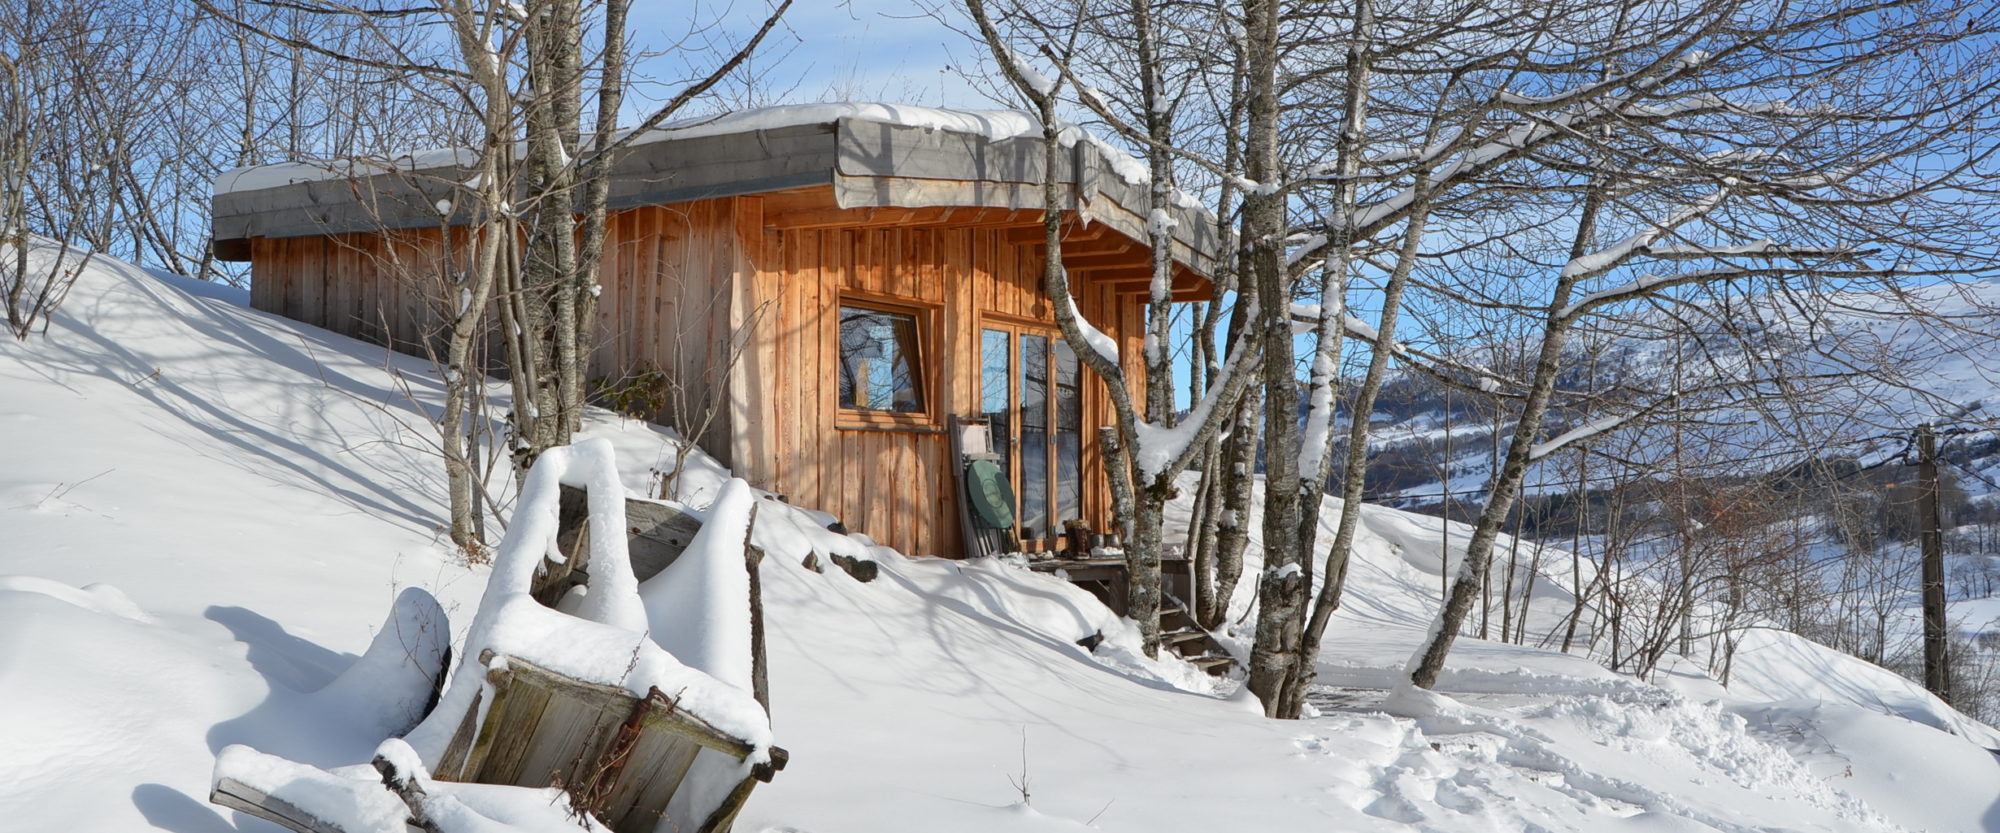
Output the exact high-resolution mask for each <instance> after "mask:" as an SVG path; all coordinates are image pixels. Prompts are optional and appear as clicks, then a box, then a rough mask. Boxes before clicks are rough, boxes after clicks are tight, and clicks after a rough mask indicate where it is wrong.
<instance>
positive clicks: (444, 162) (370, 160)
mask: <svg viewBox="0 0 2000 833" xmlns="http://www.w3.org/2000/svg"><path fill="white" fill-rule="evenodd" d="M841 121H857V122H866V123H870V124H886V125H894V126H899V127H919V128H923V129H926V130H942V131H946V132H950V133H960V134H965V135H970V136H979V137H982V138H984V139H986V140H987V141H988V142H1000V141H1005V140H1008V139H1018V138H1023V137H1032V136H1039V135H1040V134H1041V132H1042V125H1041V121H1040V120H1039V119H1037V118H1036V117H1035V116H1034V115H1033V114H1031V113H1028V112H1026V111H1022V110H946V109H941V108H937V107H918V106H913V105H908V104H885V103H879V102H854V101H843V102H834V103H824V104H786V105H779V106H775V107H758V108H752V109H748V110H737V111H735V112H731V113H724V114H722V115H716V116H700V117H696V118H688V119H681V120H679V121H675V122H670V123H668V124H666V125H663V126H661V127H658V128H655V129H653V130H651V131H648V132H647V133H646V134H645V135H643V136H640V137H638V138H637V139H635V140H633V142H632V144H633V145H646V144H653V143H656V142H670V141H678V140H682V139H698V138H704V137H710V136H727V135H733V134H739V133H752V132H756V131H760V130H775V129H779V128H785V127H797V126H801V125H809V124H836V123H839V122H841ZM1061 140H1062V144H1063V146H1064V147H1074V146H1075V145H1076V143H1077V142H1086V143H1089V144H1090V145H1091V146H1093V147H1095V148H1097V150H1098V151H1099V153H1100V155H1101V156H1102V157H1103V159H1104V160H1105V162H1107V163H1108V165H1109V167H1110V168H1111V170H1112V171H1114V172H1116V173H1117V174H1118V176H1119V178H1120V179H1123V180H1125V181H1126V182H1128V183H1131V184H1134V185H1139V184H1144V183H1146V182H1147V181H1148V180H1149V179H1150V176H1149V172H1148V171H1147V169H1146V166H1145V164H1143V163H1142V162H1140V161H1139V160H1138V159H1137V158H1135V157H1133V156H1132V155H1131V154H1130V153H1128V152H1126V151H1125V150H1123V149H1121V148H1118V147H1117V146H1115V145H1112V144H1111V143H1109V142H1107V141H1105V140H1104V139H1103V138H1102V137H1100V136H1098V135H1096V134H1094V133H1092V132H1090V131H1089V130H1086V129H1084V128H1083V127H1081V126H1078V125H1075V124H1064V125H1063V130H1062V135H1061ZM474 161H475V157H474V156H473V152H472V151H471V150H470V149H465V148H446V149H438V150H412V151H403V152H400V153H392V154H387V155H384V156H372V157H355V158H344V159H331V160H324V161H305V162H282V163H277V164H271V165H251V166H246V167H241V168H235V169H232V170H228V171H224V172H222V173H221V174H219V175H217V176H216V178H215V194H216V195H217V196H221V195H223V194H233V193H240V192H244V191H258V190H263V189H266V188H278V187H282V186H285V185H291V184H294V183H299V182H318V181H323V180H328V179H343V178H347V177H353V176H372V175H376V174H385V173H395V172H412V171H421V170H429V169H434V168H442V167H447V166H450V165H470V164H472V163H473V162H474ZM1198 205H1199V204H1198V203H1195V202H1193V200H1192V199H1191V198H1186V199H1184V200H1183V206H1184V207H1198Z"/></svg>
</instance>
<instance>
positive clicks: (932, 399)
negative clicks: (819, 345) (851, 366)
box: [826, 289, 943, 431]
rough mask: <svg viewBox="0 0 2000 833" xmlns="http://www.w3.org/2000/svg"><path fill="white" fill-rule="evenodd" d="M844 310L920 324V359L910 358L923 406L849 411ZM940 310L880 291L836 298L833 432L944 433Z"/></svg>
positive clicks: (831, 338) (830, 344) (831, 347)
mask: <svg viewBox="0 0 2000 833" xmlns="http://www.w3.org/2000/svg"><path fill="white" fill-rule="evenodd" d="M842 307H853V308H855V309H864V310H870V311H873V312H885V313H890V314H892V315H907V316H909V317H910V318H911V320H912V321H913V322H914V323H915V327H916V342H915V343H914V344H913V345H911V346H912V347H913V348H914V352H915V354H916V355H914V356H911V357H910V362H911V365H912V367H913V369H914V371H915V376H916V377H917V380H918V384H919V385H921V386H922V389H921V391H920V395H921V396H922V397H923V406H922V407H921V408H920V409H918V410H915V411H877V410H871V409H865V408H850V407H847V406H846V405H843V404H841V401H840V381H839V379H840V373H841V363H842V362H843V361H844V359H843V357H842V356H841V352H840V349H841V344H840V310H841V308H842ZM940 310H941V307H940V306H939V305H937V304H933V303H929V302H926V301H920V300H917V299H914V298H903V297H899V296H895V295H883V294H880V293H875V292H861V291H856V290H851V289H843V290H841V291H840V294H839V296H838V297H836V298H835V299H834V306H833V325H832V326H830V327H828V328H827V335H826V339H827V352H826V354H827V355H828V356H830V357H832V359H833V366H832V367H830V368H828V369H829V370H830V371H831V372H832V374H833V379H834V381H833V383H832V384H829V385H827V387H828V388H830V390H829V391H828V392H827V394H826V395H827V397H828V398H829V399H831V400H832V410H833V413H834V415H835V416H834V428H836V429H842V430H849V431H871V430H872V431H885V430H919V431H941V430H943V429H941V428H939V427H938V426H939V420H938V414H940V413H942V412H943V409H942V408H941V407H940V404H939V402H938V399H939V394H940V393H941V391H940V389H939V385H938V383H939V381H940V378H941V377H940V376H939V368H938V367H937V362H936V361H935V360H934V359H933V357H934V356H937V355H939V354H940V351H939V350H938V349H937V337H938V336H937V327H936V323H937V318H938V313H939V311H940Z"/></svg>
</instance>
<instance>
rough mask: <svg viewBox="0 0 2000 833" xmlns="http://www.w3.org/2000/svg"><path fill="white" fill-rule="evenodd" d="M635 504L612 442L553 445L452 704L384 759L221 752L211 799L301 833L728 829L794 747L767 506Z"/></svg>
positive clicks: (528, 496)
mask: <svg viewBox="0 0 2000 833" xmlns="http://www.w3.org/2000/svg"><path fill="white" fill-rule="evenodd" d="M565 493H567V495H565ZM565 497H567V499H565ZM626 503H627V499H626V498H625V496H624V491H623V489H622V488H620V487H619V486H618V484H617V482H616V480H615V466H614V465H613V463H612V460H611V450H610V447H609V445H608V444H606V443H602V442H585V443H580V444H578V445H577V446H574V447H571V448H568V449H556V450H553V451H551V452H548V453H547V454H545V455H544V456H543V457H542V458H541V459H540V460H539V461H537V463H536V466H535V468H534V470H533V471H532V472H531V474H530V477H529V481H528V483H527V485H526V486H525V487H524V490H523V493H522V498H521V503H520V506H521V508H520V509H519V510H518V511H517V512H516V513H515V516H514V521H513V524H512V525H511V526H510V527H509V529H508V533H507V537H506V540H505V541H504V542H503V543H502V544H501V547H500V550H499V552H498V553H497V554H496V557H495V563H494V569H493V575H492V578H491V580H490V582H489V584H488V586H487V589H486V593H485V595H484V597H483V598H482V599H481V602H480V606H479V611H478V613H477V614H476V615H475V617H474V621H473V626H472V629H471V632H470V634H469V635H468V637H467V639H466V644H465V651H464V652H465V654H467V655H469V656H462V657H461V659H460V662H459V667H458V669H457V670H456V672H455V673H454V674H453V675H452V677H451V685H450V686H449V687H448V688H446V689H445V690H444V691H443V694H442V696H441V698H440V699H439V701H438V704H437V707H436V709H435V710H433V711H432V712H431V714H430V715H429V716H428V717H426V718H425V719H424V721H423V722H422V723H421V724H419V725H418V726H416V727H415V728H414V729H412V730H411V731H410V732H409V734H408V735H407V736H405V738H402V739H394V738H392V739H390V740H387V741H385V742H384V743H383V744H382V746H381V748H380V749H378V753H377V755H376V757H375V759H374V761H372V762H371V764H370V765H357V766H351V767H345V768H341V769H335V770H322V769H319V768H317V767H312V766H308V765H305V764H300V763H296V762H292V761H287V760H285V759H282V758H278V757H276V756H272V755H266V754H264V753H261V752H257V751H255V750H252V749H248V748H246V747H230V748H228V749H225V750H224V751H223V753H222V754H221V755H219V756H218V757H217V762H216V770H215V778H214V789H213V792H212V793H211V796H210V800H211V801H212V802H214V803H216V804H219V805H222V806H225V807H230V808H232V809H236V810H240V811H243V812H246V813H249V814H251V815H255V816H258V817H260V818H264V819H267V820H270V821H273V822H276V823H278V824H281V825H284V826H285V827H288V828H290V829H292V830H297V831H300V833H404V831H405V830H406V829H407V828H412V827H413V828H416V829H419V830H424V831H430V833H459V831H466V832H467V833H470V831H480V830H493V829H501V830H507V829H520V830H540V829H544V828H546V829H549V830H551V831H553V830H558V829H560V830H568V831H573V830H575V829H577V827H578V825H579V823H581V824H582V825H583V826H584V827H585V828H587V829H595V830H610V831H616V833H642V831H654V830H671V831H677V832H678V831H702V833H710V832H711V831H724V830H727V829H728V828H729V826H730V824H731V822H733V821H734V819H735V817H736V814H737V812H738V811H739V810H741V809H742V807H743V804H744V802H745V801H746V800H747V799H748V798H749V795H750V792H751V790H752V789H753V788H754V787H755V786H756V785H757V784H758V783H760V782H768V781H770V780H771V778H772V777H773V775H774V774H775V773H776V772H777V771H778V770H781V769H783V768H784V767H785V763H786V761H787V759H788V757H789V756H788V755H787V753H786V752H785V750H784V749H782V748H780V747H778V746H775V745H773V744H772V742H771V731H770V720H769V716H768V711H767V706H766V704H765V697H764V695H763V689H764V684H763V680H764V674H763V667H762V666H763V650H762V648H763V646H762V628H761V618H760V617H761V610H760V609H759V604H758V601H757V592H756V574H755V570H756V560H757V558H758V556H760V555H761V553H760V552H758V551H757V550H755V549H754V548H752V547H750V546H749V533H750V526H751V524H752V523H753V521H754V514H755V513H754V503H755V500H754V498H753V497H752V495H751V493H750V490H749V488H748V486H747V485H746V484H744V483H743V482H742V481H732V482H731V483H730V484H728V485H727V486H725V487H724V488H723V490H722V492H721V493H720V494H719V495H718V496H717V499H716V501H715V503H714V505H713V506H711V507H710V508H709V509H708V510H706V512H705V513H696V512H695V511H693V510H689V509H686V508H685V507H675V506H673V505H668V504H658V503H652V502H647V503H648V504H649V505H645V506H641V507H639V509H638V511H634V512H631V513H628V512H627V511H626ZM634 503H639V502H636V501H635V502H634ZM704 514H705V516H706V517H702V515H704ZM634 550H637V552H635V551H634ZM635 555H636V556H638V557H637V558H635V557H634V556H635Z"/></svg>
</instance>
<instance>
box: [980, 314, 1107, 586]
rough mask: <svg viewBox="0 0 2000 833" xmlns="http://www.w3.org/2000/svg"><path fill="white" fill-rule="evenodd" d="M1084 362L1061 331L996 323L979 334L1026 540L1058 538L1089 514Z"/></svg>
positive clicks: (985, 402)
mask: <svg viewBox="0 0 2000 833" xmlns="http://www.w3.org/2000/svg"><path fill="white" fill-rule="evenodd" d="M1082 391H1083V387H1082V363H1081V362H1078V361H1077V358H1076V353H1075V351H1073V350H1071V349H1070V347H1069V344H1068V343H1067V342H1064V341H1063V340H1062V338H1061V337H1060V336H1058V335H1056V334H1055V333H1054V332H1051V331H1049V330H1045V329H1040V328H1027V327H1017V326H1012V325H1005V324H1001V325H994V324H989V325H988V326H987V328H986V329H985V330H983V331H982V332H981V333H980V411H981V412H982V415H983V416H985V417H986V419H987V421H988V424H989V425H991V426H992V428H991V430H992V436H993V446H994V451H995V452H996V453H997V454H999V455H1000V458H1001V467H1002V468H1003V469H1005V470H1006V471H1007V473H1008V477H1009V479H1010V481H1011V484H1012V485H1013V487H1014V495H1015V500H1016V502H1017V503H1018V504H1019V505H1018V507H1017V509H1018V511H1016V512H1015V517H1016V523H1018V524H1019V529H1018V530H1017V532H1018V534H1019V536H1020V540H1021V543H1022V546H1023V547H1025V548H1028V549H1043V548H1048V547H1052V546H1054V545H1056V543H1057V538H1058V537H1059V536H1060V535H1061V534H1062V524H1063V522H1064V521H1067V520H1073V519H1076V518H1080V517H1082V515H1083V483H1082V473H1083V400H1082Z"/></svg>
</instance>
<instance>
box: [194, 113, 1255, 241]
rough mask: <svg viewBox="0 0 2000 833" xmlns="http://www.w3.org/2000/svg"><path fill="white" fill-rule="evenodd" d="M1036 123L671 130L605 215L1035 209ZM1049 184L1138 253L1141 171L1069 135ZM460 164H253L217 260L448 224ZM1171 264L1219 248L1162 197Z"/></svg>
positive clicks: (633, 159)
mask: <svg viewBox="0 0 2000 833" xmlns="http://www.w3.org/2000/svg"><path fill="white" fill-rule="evenodd" d="M1041 139H1042V137H1041V127H1040V123H1039V122H1038V121H1037V120H1036V119H1035V118H1034V117H1033V116H1032V115H1030V114H1028V113H1025V112H1021V111H1014V110H940V109H936V108H929V107H912V106H906V105H896V104H859V103H842V104H807V105H792V106H784V107H770V108H762V109H756V110H745V111H739V112H735V113H730V114H726V115H722V116H716V117H709V118H701V119H690V120H686V121H682V122H677V123H674V124H671V125H668V126H665V127H662V128H659V129H656V130H653V131H650V132H649V133H648V134H646V135H643V136H640V137H638V138H637V139H635V140H634V141H633V142H632V143H631V144H630V145H629V146H628V147H627V148H626V149H625V150H623V151H621V152H620V155H619V156H618V158H617V159H616V161H615V162H614V163H613V164H612V178H611V192H610V200H609V205H610V207H611V208H612V209H613V210H617V209H622V208H631V207H636V206H641V205H667V204H672V203H680V202H691V201H694V200H703V199H715V198H720V197H731V196H743V195H750V194H762V193H769V192H774V191H787V190H795V189H801V188H813V187H818V186H830V187H831V190H832V195H833V200H834V203H835V205H837V206H838V207H839V208H842V209H847V208H864V207H898V208H928V207H941V206H968V207H979V208H1000V209H1015V210H1039V209H1041V208H1042V205H1043V201H1042V194H1041V190H1040V184H1041V182H1042V181H1043V175H1042V174H1043V168H1044V167H1045V157H1044V154H1043V148H1042V141H1041ZM1062 140H1063V144H1064V146H1065V148H1066V150H1067V152H1066V153H1064V154H1063V157H1062V159H1061V160H1060V161H1059V162H1058V165H1059V166H1060V168H1061V170H1058V171H1057V172H1056V175H1057V180H1058V181H1059V182H1061V183H1063V184H1065V185H1067V186H1069V188H1068V195H1067V202H1068V205H1067V206H1066V209H1067V210H1070V211H1074V212H1076V214H1077V216H1078V219H1080V220H1082V221H1084V222H1102V223H1104V224H1105V225H1107V226H1110V227H1111V228H1113V229H1115V230H1117V231H1119V232H1120V233H1122V234H1124V235H1125V236H1127V237H1130V238H1132V239H1134V240H1141V241H1143V240H1145V239H1147V237H1146V223H1147V218H1146V206H1147V188H1148V182H1147V170H1146V167H1145V165H1144V164H1143V163H1142V162H1140V160H1138V159H1136V158H1134V157H1133V156H1131V155H1130V154H1128V153H1126V152H1124V151H1122V150H1120V149H1118V148H1116V147H1114V146H1112V145H1110V144H1108V143H1106V142H1105V141H1104V140H1103V139H1101V138H1099V137H1097V136H1095V135H1093V134H1091V133H1090V132H1088V131H1086V130H1083V129H1081V128H1078V127H1068V128H1065V130H1064V131H1063V134H1062ZM472 161H473V160H472V159H471V158H470V156H469V153H468V152H466V151H463V150H454V149H445V150H434V151H422V152H415V153H406V154H400V155H397V156H394V157H392V158H377V159H349V160H339V161H336V162H328V163H309V162H295V163H285V164H278V165H262V166H254V167H248V168H238V169H236V170H232V171H228V172H225V173H223V174H222V175H221V176H219V177H217V178H216V181H215V197H214V206H213V208H214V212H213V220H212V222H213V225H212V234H213V238H214V242H215V248H216V253H217V256H218V257H220V258H222V259H224V260H247V259H248V249H249V247H248V245H247V242H248V240H249V239H250V238H253V237H302V236H307V235H321V234H342V233H349V232H361V231H375V230H380V229H384V228H392V229H394V228H420V227H436V226H438V225H439V224H440V223H450V224H463V223H465V222H467V220H468V216H467V212H465V211H463V210H461V209H459V208H458V207H457V206H456V205H454V201H453V197H454V193H453V192H454V191H455V189H457V188H458V187H460V185H461V184H462V183H463V182H465V181H466V180H467V179H469V178H470V177H471V176H472V175H473V174H472V171H471V170H469V166H470V165H471V164H472ZM1177 203H1178V204H1177V205H1176V206H1175V207H1174V209H1173V211H1174V212H1175V213H1176V214H1177V215H1178V216H1176V217H1175V218H1174V219H1175V221H1176V222H1175V223H1174V232H1173V233H1174V236H1175V244H1176V245H1175V247H1174V248H1175V251H1174V259H1175V260H1178V261H1180V262H1181V263H1182V264H1183V265H1185V266H1187V267H1189V268H1191V269H1193V270H1194V271H1195V272H1197V273H1198V274H1200V275H1202V276H1204V277H1206V276H1209V275H1212V274H1213V269H1214V264H1215V262H1216V258H1217V256H1218V254H1219V251H1220V246H1221V243H1220V241H1219V240H1218V239H1217V238H1216V231H1215V229H1216V224H1215V222H1214V220H1213V215H1212V214H1210V213H1209V212H1207V211H1206V210H1205V209H1203V208H1202V207H1201V206H1200V204H1199V203H1197V202H1196V201H1194V200H1193V199H1191V198H1188V197H1186V196H1185V195H1181V194H1178V192H1177Z"/></svg>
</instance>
